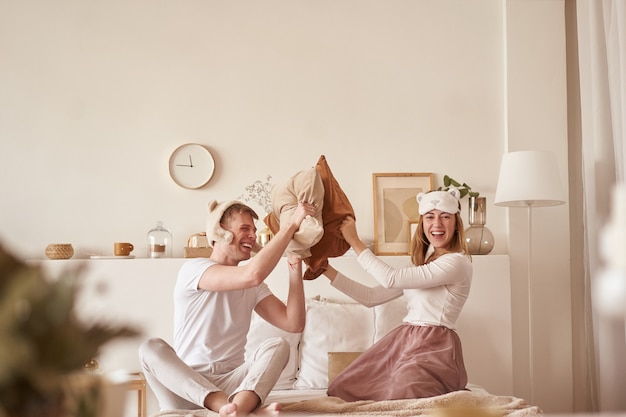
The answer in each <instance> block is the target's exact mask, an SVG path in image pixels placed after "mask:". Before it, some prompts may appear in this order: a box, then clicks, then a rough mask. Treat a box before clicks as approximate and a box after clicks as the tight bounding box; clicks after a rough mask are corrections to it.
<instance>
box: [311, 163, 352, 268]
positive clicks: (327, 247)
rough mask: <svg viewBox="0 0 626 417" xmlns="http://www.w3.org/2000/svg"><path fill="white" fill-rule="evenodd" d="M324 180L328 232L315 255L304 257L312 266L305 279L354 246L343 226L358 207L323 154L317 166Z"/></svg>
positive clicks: (325, 227)
mask: <svg viewBox="0 0 626 417" xmlns="http://www.w3.org/2000/svg"><path fill="white" fill-rule="evenodd" d="M315 168H316V169H317V172H318V173H319V175H320V177H321V178H322V183H323V184H324V207H323V208H322V219H323V223H324V235H323V236H322V238H321V239H320V241H319V242H317V243H316V244H315V245H314V246H313V247H311V257H310V258H307V259H305V260H304V262H305V263H306V265H307V266H308V267H307V269H306V271H305V272H304V279H308V280H311V279H315V278H317V277H319V276H320V275H321V274H322V273H324V271H326V269H327V268H328V258H335V257H337V256H341V255H343V254H344V253H346V252H347V251H348V249H350V245H349V244H348V242H346V240H345V239H344V238H343V236H342V235H341V232H340V231H339V226H341V222H342V221H343V220H344V219H345V218H346V216H352V217H355V216H354V209H353V208H352V204H350V201H349V200H348V197H347V196H346V194H345V193H344V192H343V190H342V189H341V187H340V186H339V183H338V182H337V180H336V179H335V177H334V176H333V173H332V171H331V170H330V167H329V166H328V163H327V162H326V157H325V156H324V155H322V156H320V158H319V160H318V161H317V165H316V166H315Z"/></svg>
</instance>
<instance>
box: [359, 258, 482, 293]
mask: <svg viewBox="0 0 626 417" xmlns="http://www.w3.org/2000/svg"><path fill="white" fill-rule="evenodd" d="M358 261H359V264H360V265H361V266H362V267H363V269H365V270H366V271H367V272H368V273H369V274H370V275H372V276H373V277H374V278H375V279H376V281H378V283H379V284H380V285H382V286H383V287H384V288H398V289H417V288H431V287H437V286H440V285H446V284H456V283H460V282H463V281H465V280H466V279H467V278H468V276H470V277H471V270H472V263H471V261H470V260H469V258H468V257H467V256H466V255H464V254H462V253H448V254H445V255H442V256H440V257H439V258H437V259H436V260H434V261H432V262H429V263H427V264H424V265H419V266H408V267H405V268H394V267H392V266H390V265H388V264H386V263H385V262H383V261H381V260H380V259H379V258H378V257H377V256H376V255H374V254H373V253H372V251H370V250H365V251H363V252H362V253H361V254H360V255H359V257H358Z"/></svg>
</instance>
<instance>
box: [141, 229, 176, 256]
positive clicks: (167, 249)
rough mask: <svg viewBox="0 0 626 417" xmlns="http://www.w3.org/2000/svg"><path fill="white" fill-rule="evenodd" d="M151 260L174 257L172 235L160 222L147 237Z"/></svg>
mask: <svg viewBox="0 0 626 417" xmlns="http://www.w3.org/2000/svg"><path fill="white" fill-rule="evenodd" d="M147 240H148V242H147V243H148V257H149V258H171V257H172V234H171V233H170V231H169V230H167V229H166V228H164V227H163V222H162V221H160V220H159V221H158V222H157V224H156V227H155V228H154V229H150V231H149V232H148V236H147Z"/></svg>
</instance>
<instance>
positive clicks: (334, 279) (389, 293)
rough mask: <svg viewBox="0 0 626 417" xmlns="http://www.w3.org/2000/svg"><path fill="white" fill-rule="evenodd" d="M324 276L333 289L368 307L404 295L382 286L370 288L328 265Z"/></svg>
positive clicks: (396, 290) (399, 291)
mask: <svg viewBox="0 0 626 417" xmlns="http://www.w3.org/2000/svg"><path fill="white" fill-rule="evenodd" d="M324 275H325V276H326V277H327V278H328V279H329V280H330V281H331V285H332V286H333V287H335V288H337V289H338V290H339V291H341V292H342V293H344V294H346V295H347V296H348V297H350V298H352V299H353V300H354V301H357V302H359V303H361V304H363V305H364V306H366V307H374V306H377V305H380V304H384V303H386V302H388V301H391V300H394V299H396V298H398V297H400V296H401V295H402V294H403V291H402V290H398V289H390V288H383V287H382V286H380V285H377V286H375V287H368V286H367V285H364V284H361V283H359V282H356V281H354V280H352V279H350V278H348V277H346V276H345V275H343V274H342V273H341V272H339V271H337V270H336V269H335V268H333V267H332V266H331V265H328V268H327V269H326V271H325V272H324Z"/></svg>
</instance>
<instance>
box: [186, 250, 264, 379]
mask: <svg viewBox="0 0 626 417" xmlns="http://www.w3.org/2000/svg"><path fill="white" fill-rule="evenodd" d="M215 264H216V262H215V261H213V260H211V259H208V258H194V259H192V260H190V261H187V262H185V264H183V266H182V267H181V269H180V271H179V272H178V277H177V280H176V286H175V288H174V349H175V350H176V353H177V354H178V356H179V357H180V358H181V359H182V360H183V361H184V362H185V363H187V364H188V365H190V366H192V367H193V366H194V365H206V364H207V363H215V362H219V363H222V364H228V365H231V366H232V367H236V366H239V365H241V364H242V363H243V362H244V353H245V346H246V336H247V334H248V330H249V328H250V320H251V316H252V311H253V310H254V307H255V306H256V305H257V303H258V302H259V301H261V300H262V299H264V298H265V297H267V296H269V295H271V294H272V293H271V291H270V289H269V288H268V287H267V285H266V284H265V283H262V284H261V285H259V286H257V287H252V288H247V289H244V290H233V291H205V290H201V289H198V283H199V281H200V278H201V277H202V274H203V273H204V271H206V269H207V268H209V267H211V266H213V265H215Z"/></svg>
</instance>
